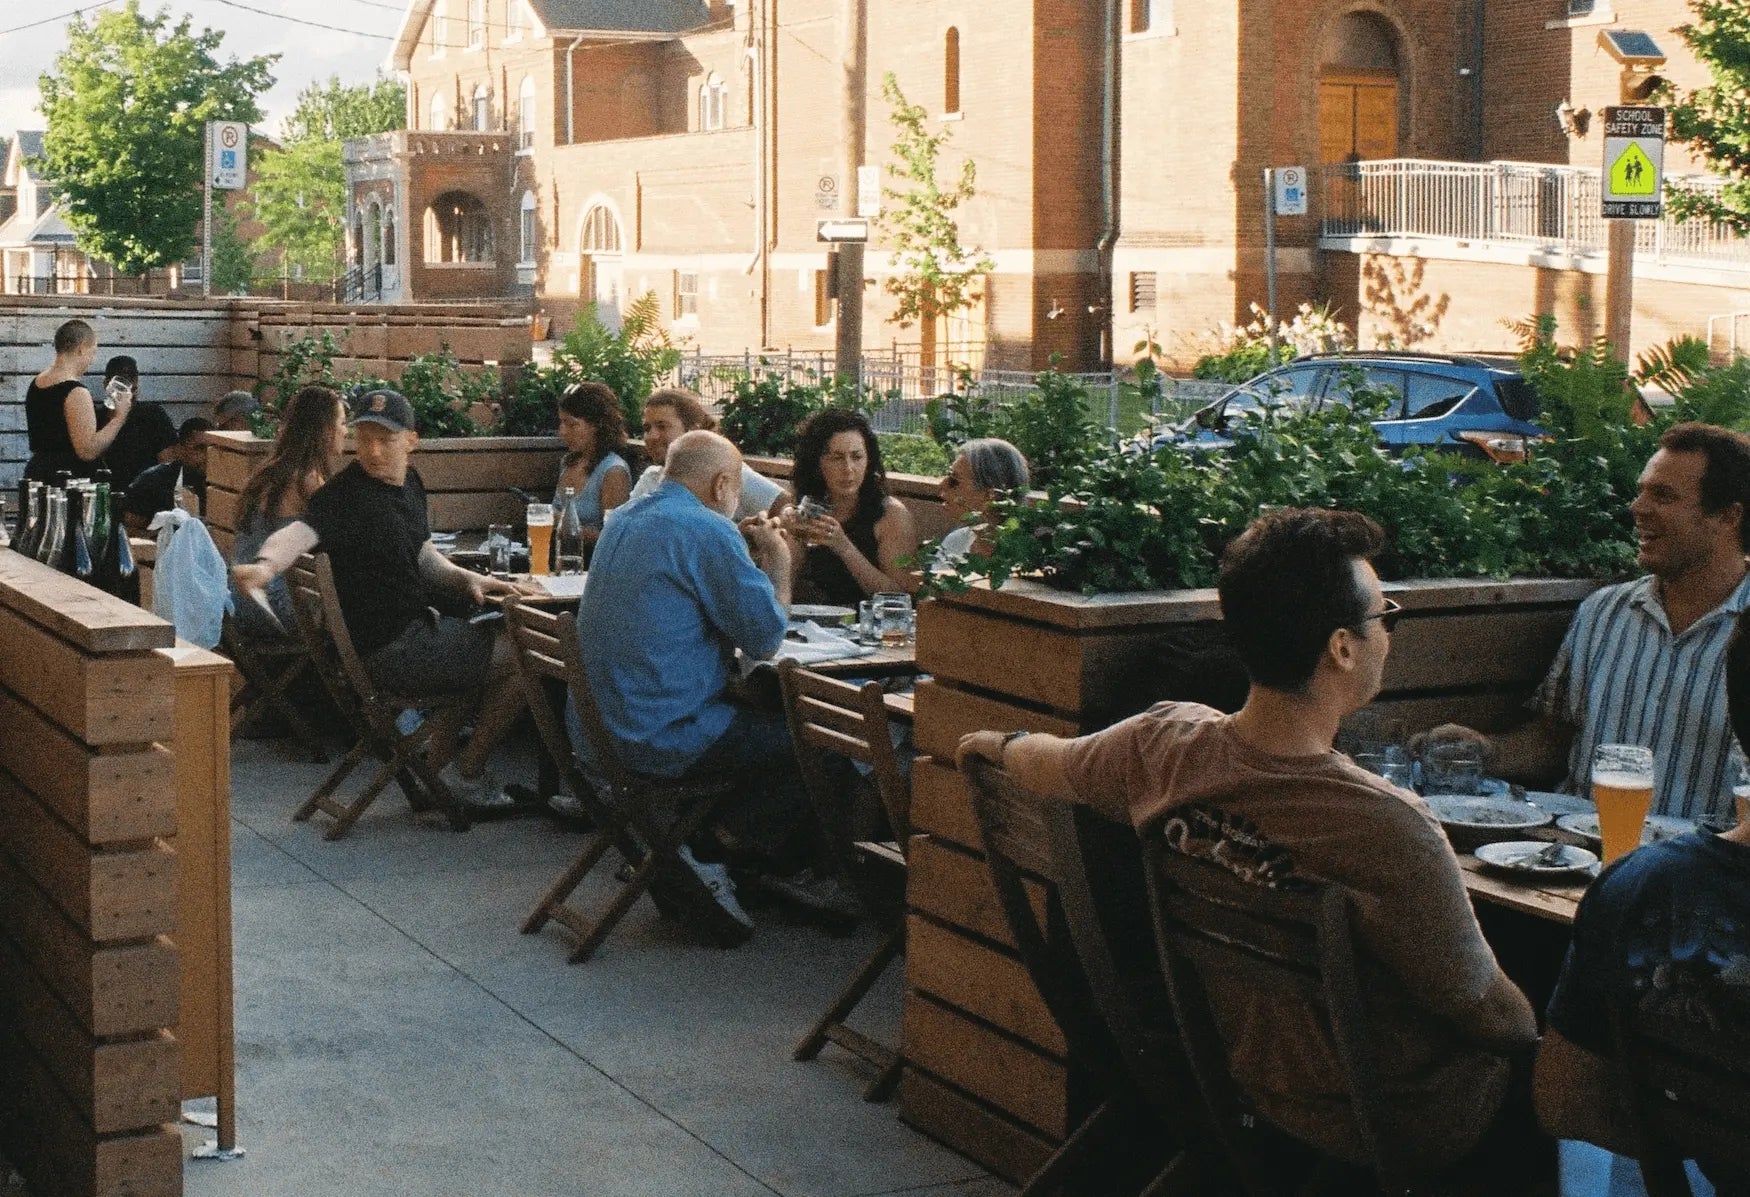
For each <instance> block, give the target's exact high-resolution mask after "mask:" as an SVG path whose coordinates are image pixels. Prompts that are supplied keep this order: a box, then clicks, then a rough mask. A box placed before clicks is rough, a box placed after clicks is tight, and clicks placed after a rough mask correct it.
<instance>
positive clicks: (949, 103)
mask: <svg viewBox="0 0 1750 1197" xmlns="http://www.w3.org/2000/svg"><path fill="white" fill-rule="evenodd" d="M959 111H960V30H959V29H957V28H955V27H954V26H952V25H950V26H949V27H948V34H947V36H946V37H944V38H943V39H942V115H944V116H949V115H952V114H953V113H956V112H959Z"/></svg>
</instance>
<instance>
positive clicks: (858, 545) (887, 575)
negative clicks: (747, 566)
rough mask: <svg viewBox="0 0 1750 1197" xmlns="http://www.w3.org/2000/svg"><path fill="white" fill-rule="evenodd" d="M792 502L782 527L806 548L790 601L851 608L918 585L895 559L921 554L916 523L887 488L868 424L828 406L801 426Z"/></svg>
mask: <svg viewBox="0 0 1750 1197" xmlns="http://www.w3.org/2000/svg"><path fill="white" fill-rule="evenodd" d="M793 483H794V488H795V492H796V504H795V505H794V506H792V507H787V508H785V509H784V511H783V513H782V516H781V518H782V520H783V522H784V527H785V530H786V531H788V532H789V533H790V534H791V535H792V536H794V537H795V538H796V539H797V540H798V541H800V542H801V543H802V545H803V546H805V548H806V551H805V552H803V553H801V554H799V562H800V563H799V565H798V567H797V571H796V582H795V588H794V592H795V600H796V601H797V602H799V603H828V604H832V605H835V606H845V607H855V606H856V605H857V604H858V603H860V602H862V601H863V600H864V599H866V598H868V597H869V596H870V595H872V594H876V593H879V592H881V591H905V592H907V593H909V592H911V591H913V590H916V589H917V587H918V582H919V578H918V576H917V575H916V574H914V573H913V572H912V571H911V570H910V569H908V568H906V567H904V566H901V565H900V564H899V563H900V562H901V561H902V560H906V559H908V558H910V557H912V556H914V555H915V554H916V553H917V551H918V531H917V524H916V523H915V522H914V521H913V519H912V515H911V512H910V511H908V510H906V507H905V504H903V503H901V502H900V501H899V500H898V499H895V498H893V497H892V496H891V495H889V494H888V493H887V470H886V468H885V467H884V466H883V465H882V464H881V444H880V442H879V441H877V440H876V439H875V431H874V429H872V428H870V427H869V421H868V420H866V419H864V418H863V416H862V415H860V414H859V413H857V412H854V411H847V410H846V409H844V408H839V407H830V408H827V409H826V410H825V411H820V412H816V413H815V414H814V415H812V416H810V417H809V418H808V419H807V421H806V422H804V423H803V425H802V430H801V434H800V437H799V439H798V440H797V443H796V472H795V477H794V479H793Z"/></svg>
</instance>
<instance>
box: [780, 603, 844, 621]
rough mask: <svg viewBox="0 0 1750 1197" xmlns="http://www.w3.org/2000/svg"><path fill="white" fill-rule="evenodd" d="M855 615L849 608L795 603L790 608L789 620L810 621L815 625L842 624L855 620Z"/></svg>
mask: <svg viewBox="0 0 1750 1197" xmlns="http://www.w3.org/2000/svg"><path fill="white" fill-rule="evenodd" d="M856 615H857V613H856V612H855V611H853V610H851V609H850V608H849V607H832V606H828V605H826V604H824V603H795V604H792V605H791V607H790V618H791V619H812V620H814V621H815V622H816V623H822V622H825V623H843V622H844V621H845V620H847V619H855V618H856Z"/></svg>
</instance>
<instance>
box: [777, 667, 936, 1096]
mask: <svg viewBox="0 0 1750 1197" xmlns="http://www.w3.org/2000/svg"><path fill="white" fill-rule="evenodd" d="M778 680H779V684H780V686H781V687H782V689H783V694H784V713H785V715H786V716H787V718H788V719H789V722H790V739H791V742H792V743H794V744H795V746H796V758H797V761H798V763H799V764H800V765H801V768H802V780H803V782H804V784H805V785H806V786H807V789H808V796H809V798H810V799H811V800H812V802H813V805H814V810H815V816H816V818H817V820H818V821H819V823H820V827H821V832H822V835H823V836H824V838H825V840H826V844H825V847H826V851H827V854H828V857H829V858H830V860H831V861H832V864H833V866H834V868H835V869H836V870H837V871H838V873H839V874H840V875H841V876H842V877H844V878H845V879H846V880H848V881H849V882H850V883H851V884H852V885H853V886H854V887H855V888H856V889H857V891H858V893H859V895H860V896H861V897H862V899H863V905H864V907H865V908H866V909H868V910H870V911H878V910H881V909H882V908H883V907H884V906H886V905H891V903H884V902H883V901H882V899H883V896H884V894H883V887H881V886H879V885H877V884H872V883H871V882H872V881H873V878H872V877H871V876H870V874H871V872H872V871H874V870H881V871H883V872H885V873H886V874H887V876H888V877H889V879H891V878H892V877H893V876H894V875H895V874H897V875H898V877H899V879H900V883H901V885H903V884H904V877H905V851H906V846H907V844H909V843H910V841H911V802H910V795H909V794H908V792H907V787H906V780H905V774H904V772H903V771H901V769H900V767H899V758H898V756H897V755H896V754H895V753H894V751H893V738H892V736H891V734H890V733H889V730H888V722H887V707H886V704H885V702H884V700H883V697H882V689H881V684H880V683H879V682H864V683H863V684H862V685H861V686H853V685H851V684H850V683H849V682H842V681H838V680H836V679H834V678H830V677H826V676H824V675H822V674H818V673H814V672H812V671H810V670H807V669H804V668H802V667H801V666H799V665H798V664H797V663H796V662H795V661H783V662H781V663H780V664H779V666H778ZM830 756H838V757H843V758H845V759H846V760H850V761H855V762H857V763H859V764H862V765H866V766H868V767H869V769H870V770H871V771H872V772H871V776H872V777H873V779H874V781H875V789H876V792H877V793H878V794H879V795H880V798H881V806H882V809H883V810H884V811H885V812H886V814H887V824H888V828H889V829H890V830H891V831H892V832H893V837H894V838H893V839H892V840H890V841H883V842H879V843H876V842H871V841H867V840H861V841H859V840H853V839H852V836H851V829H850V824H849V819H848V816H849V814H850V809H849V804H848V803H847V802H846V801H845V795H844V792H843V787H842V785H841V784H839V783H840V780H841V775H840V774H838V773H837V772H835V770H833V769H832V767H831V765H830V763H829V761H828V760H827V759H826V758H828V757H830ZM885 921H886V926H884V927H883V929H882V936H881V941H880V942H879V943H878V944H876V945H875V949H874V951H872V952H870V953H869V955H868V956H867V957H865V958H864V960H863V963H862V964H861V965H859V966H858V967H857V971H856V972H855V973H853V974H852V975H851V979H850V981H848V982H847V983H846V984H845V987H844V988H843V989H842V990H840V991H839V995H838V996H837V997H836V998H834V999H833V1001H832V1004H831V1005H830V1006H828V1007H827V1009H826V1013H824V1014H822V1015H821V1016H820V1019H819V1021H817V1022H816V1023H815V1024H814V1026H812V1027H810V1028H809V1030H808V1033H807V1034H806V1035H804V1036H803V1037H802V1039H801V1041H800V1042H798V1043H797V1044H796V1049H795V1051H794V1052H792V1053H791V1055H792V1058H794V1059H797V1060H812V1059H814V1058H815V1057H816V1056H818V1055H819V1054H820V1050H821V1048H823V1047H825V1046H826V1044H827V1043H828V1042H829V1041H830V1042H832V1043H836V1044H838V1045H839V1046H840V1047H842V1048H844V1049H845V1050H846V1051H848V1052H850V1053H851V1054H852V1055H855V1056H858V1057H859V1058H861V1059H863V1060H866V1061H868V1062H869V1063H870V1064H873V1065H874V1066H875V1067H876V1068H877V1069H878V1070H879V1071H878V1073H877V1075H876V1077H875V1079H874V1080H873V1081H871V1082H870V1084H869V1087H868V1088H867V1089H866V1090H864V1092H863V1100H865V1101H885V1100H886V1099H887V1098H888V1097H889V1096H890V1095H891V1094H892V1093H893V1090H894V1087H895V1086H896V1085H898V1084H899V1076H900V1071H901V1068H902V1066H903V1064H904V1060H903V1058H902V1057H901V1055H900V1053H899V1052H898V1051H896V1050H894V1049H893V1048H891V1047H888V1046H887V1045H886V1044H884V1043H881V1042H878V1041H877V1040H875V1039H872V1038H870V1037H869V1036H868V1035H865V1034H863V1033H862V1032H861V1031H857V1030H854V1029H852V1028H851V1027H849V1026H846V1025H845V1020H846V1019H847V1018H849V1017H850V1016H851V1011H852V1010H854V1009H856V1007H857V1003H858V1002H861V1001H862V1000H863V998H864V996H865V995H866V994H867V993H868V992H869V990H870V989H871V988H873V987H874V985H875V982H876V981H878V980H880V979H881V974H882V973H884V972H886V971H887V966H888V965H889V964H891V963H892V962H893V961H894V959H895V958H896V957H898V956H899V955H900V954H901V953H903V952H904V951H905V914H904V911H903V910H896V911H892V912H890V913H889V915H888V917H887V919H886V920H885Z"/></svg>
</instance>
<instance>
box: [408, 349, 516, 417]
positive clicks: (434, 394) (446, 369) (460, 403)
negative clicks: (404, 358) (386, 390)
mask: <svg viewBox="0 0 1750 1197" xmlns="http://www.w3.org/2000/svg"><path fill="white" fill-rule="evenodd" d="M395 389H396V390H398V391H400V392H401V393H402V394H403V395H405V396H407V400H408V402H409V403H411V404H413V413H414V415H416V416H417V417H418V418H419V433H420V435H421V436H479V435H480V433H481V427H480V425H479V424H478V423H477V422H476V421H475V419H474V416H473V414H472V410H471V409H472V408H473V407H474V405H475V404H477V403H483V404H486V405H487V406H488V407H490V408H492V409H493V410H494V411H496V410H497V409H498V406H499V405H498V394H499V380H498V373H497V371H496V370H483V371H481V372H480V373H477V374H470V373H469V372H468V371H467V370H464V369H463V368H462V364H461V363H460V362H459V361H457V360H456V359H455V357H454V356H452V355H451V354H450V353H448V352H443V353H422V354H420V355H419V356H418V357H416V358H414V359H413V360H412V361H410V362H408V363H407V367H406V368H405V369H404V370H402V371H401V381H400V382H399V383H397V384H395Z"/></svg>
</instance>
